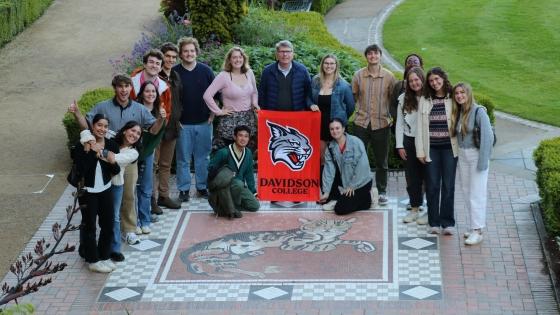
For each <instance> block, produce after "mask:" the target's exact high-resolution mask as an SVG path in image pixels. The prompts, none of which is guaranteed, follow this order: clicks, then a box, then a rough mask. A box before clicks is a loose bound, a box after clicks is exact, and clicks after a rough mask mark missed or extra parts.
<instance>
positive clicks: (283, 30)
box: [203, 7, 365, 82]
mask: <svg viewBox="0 0 560 315" xmlns="http://www.w3.org/2000/svg"><path fill="white" fill-rule="evenodd" d="M234 29H235V33H236V34H237V35H236V36H237V37H236V41H237V42H238V43H239V44H240V45H241V46H242V47H243V48H244V49H245V50H246V51H247V53H248V54H249V58H250V62H251V67H252V68H253V70H254V71H255V75H256V76H257V78H259V77H260V73H261V71H262V68H264V66H266V65H267V64H269V63H271V62H274V60H275V56H274V54H275V51H274V45H275V44H276V43H277V42H278V41H280V40H283V39H288V40H290V41H291V42H292V43H293V44H294V46H295V47H294V49H295V56H294V60H296V61H298V62H301V63H303V64H304V65H305V66H306V67H307V69H308V70H309V72H310V73H311V75H315V74H317V71H318V70H319V64H320V62H321V58H322V57H323V56H324V55H326V54H328V53H332V54H335V55H336V56H337V57H338V59H339V62H340V70H341V75H342V77H344V78H345V79H346V80H347V81H348V82H350V81H351V80H352V76H353V74H354V72H355V71H356V70H357V69H359V68H361V67H363V66H365V59H364V58H363V56H362V55H361V54H359V53H358V52H357V51H355V50H354V49H353V48H352V47H349V46H345V45H342V44H340V42H338V40H337V39H336V38H334V37H333V36H332V35H331V34H330V33H329V32H328V30H327V28H326V27H325V24H324V21H323V17H322V16H321V15H320V14H318V13H316V12H298V13H290V12H277V11H270V10H266V9H262V8H254V7H252V8H250V10H249V14H248V15H247V16H246V17H244V18H243V19H242V20H241V21H240V22H239V23H238V24H237V25H236V26H235V27H234ZM262 47H266V48H262ZM203 55H205V54H204V53H203ZM224 55H225V53H224V54H223V55H222V57H221V58H222V59H220V64H221V62H222V61H223V56H224ZM205 56H206V55H205ZM203 60H207V59H203ZM209 63H210V64H212V63H211V62H209ZM218 69H219V68H218ZM214 70H216V69H214Z"/></svg>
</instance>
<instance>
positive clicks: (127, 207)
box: [121, 162, 138, 233]
mask: <svg viewBox="0 0 560 315" xmlns="http://www.w3.org/2000/svg"><path fill="white" fill-rule="evenodd" d="M137 181H138V162H134V163H131V164H129V165H128V166H127V167H126V168H125V170H124V186H123V200H122V205H121V232H122V233H134V232H135V231H136V223H137V222H136V221H137V215H136V198H135V196H136V182H137Z"/></svg>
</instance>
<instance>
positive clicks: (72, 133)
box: [62, 88, 115, 148]
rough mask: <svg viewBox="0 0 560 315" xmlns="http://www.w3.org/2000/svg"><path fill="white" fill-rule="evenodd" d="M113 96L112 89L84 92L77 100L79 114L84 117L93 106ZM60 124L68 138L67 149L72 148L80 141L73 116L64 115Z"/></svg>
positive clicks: (78, 129)
mask: <svg viewBox="0 0 560 315" xmlns="http://www.w3.org/2000/svg"><path fill="white" fill-rule="evenodd" d="M114 95H115V92H113V89H112V88H99V89H95V90H91V91H86V92H85V93H84V94H83V95H82V97H80V100H78V108H79V109H80V112H81V113H82V114H83V115H85V114H86V113H87V112H89V111H90V110H91V109H92V108H93V106H94V105H95V104H97V103H99V102H101V101H104V100H106V99H110V98H112V97H113V96H114ZM62 124H63V125H64V128H65V129H66V135H67V137H68V143H67V145H68V148H70V147H71V146H73V145H74V144H76V143H77V142H78V140H79V139H80V127H79V126H78V123H77V122H76V120H75V119H74V115H72V114H70V113H66V115H64V118H63V119H62Z"/></svg>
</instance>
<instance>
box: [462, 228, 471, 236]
mask: <svg viewBox="0 0 560 315" xmlns="http://www.w3.org/2000/svg"><path fill="white" fill-rule="evenodd" d="M471 234H472V230H470V231H467V232H465V233H463V237H464V238H469V236H471Z"/></svg>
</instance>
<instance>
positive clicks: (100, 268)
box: [88, 260, 113, 273]
mask: <svg viewBox="0 0 560 315" xmlns="http://www.w3.org/2000/svg"><path fill="white" fill-rule="evenodd" d="M88 269H89V271H93V272H99V273H109V272H111V271H113V270H112V269H111V268H109V266H107V265H105V264H104V263H103V262H102V261H101V260H100V261H98V262H95V263H90V264H89V266H88Z"/></svg>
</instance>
